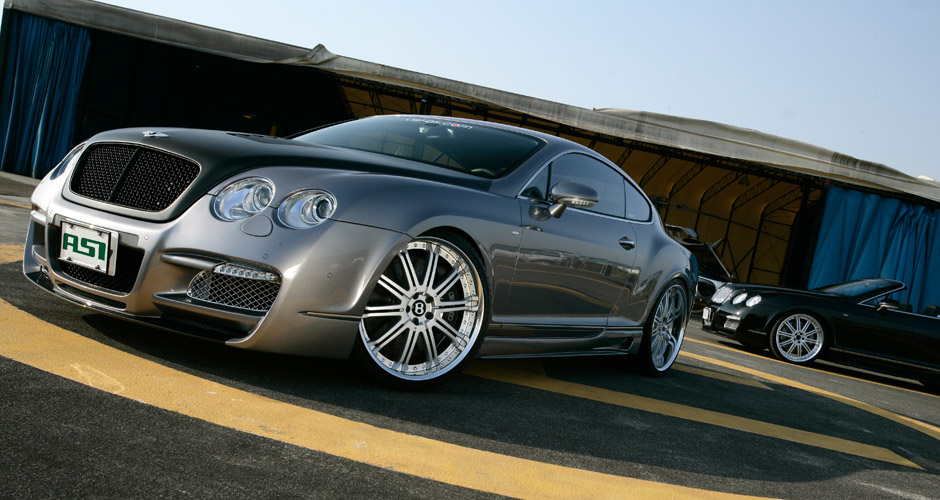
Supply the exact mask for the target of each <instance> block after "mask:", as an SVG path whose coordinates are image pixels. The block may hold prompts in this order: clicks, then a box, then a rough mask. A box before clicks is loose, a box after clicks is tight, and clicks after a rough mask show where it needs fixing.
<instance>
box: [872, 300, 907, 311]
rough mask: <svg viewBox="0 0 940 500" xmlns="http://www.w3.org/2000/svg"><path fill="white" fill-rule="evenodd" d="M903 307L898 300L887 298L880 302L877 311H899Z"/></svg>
mask: <svg viewBox="0 0 940 500" xmlns="http://www.w3.org/2000/svg"><path fill="white" fill-rule="evenodd" d="M900 308H901V305H900V304H898V302H897V301H896V300H891V299H885V300H882V301H881V302H879V303H878V307H877V308H876V309H875V310H876V311H878V312H880V313H883V312H885V311H897V310H898V309H900Z"/></svg>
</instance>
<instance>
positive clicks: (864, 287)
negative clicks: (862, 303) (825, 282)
mask: <svg viewBox="0 0 940 500" xmlns="http://www.w3.org/2000/svg"><path fill="white" fill-rule="evenodd" d="M892 285H894V286H897V287H900V286H901V285H900V284H899V283H897V282H895V281H891V280H883V279H872V280H859V281H850V282H848V283H840V284H838V285H830V286H824V287H822V288H819V289H818V290H819V291H820V292H826V293H834V294H836V295H843V296H845V297H858V296H860V295H865V294H867V293H870V292H875V291H878V290H881V289H884V288H887V289H886V290H885V292H887V291H889V290H890V288H891V287H892Z"/></svg>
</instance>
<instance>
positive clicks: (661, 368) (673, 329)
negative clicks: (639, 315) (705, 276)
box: [636, 280, 689, 376]
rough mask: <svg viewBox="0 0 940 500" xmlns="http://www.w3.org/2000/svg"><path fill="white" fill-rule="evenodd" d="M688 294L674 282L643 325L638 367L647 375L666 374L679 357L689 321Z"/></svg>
mask: <svg viewBox="0 0 940 500" xmlns="http://www.w3.org/2000/svg"><path fill="white" fill-rule="evenodd" d="M688 307H689V301H688V292H687V291H686V289H685V286H683V285H682V283H681V282H680V281H678V280H673V281H671V282H669V284H668V285H666V288H665V289H664V290H663V291H662V292H661V293H660V294H659V297H658V298H657V300H656V306H655V307H654V308H653V309H652V310H651V312H650V315H649V317H648V318H647V319H646V324H644V325H643V339H642V340H641V341H640V350H639V352H638V353H637V356H638V357H639V358H638V360H637V363H636V365H637V367H638V368H639V369H640V371H641V372H643V373H645V374H647V375H653V376H656V375H660V374H662V373H665V372H666V370H668V369H669V368H670V367H671V366H672V365H673V363H675V361H676V357H677V356H678V355H679V350H680V349H681V348H682V340H683V339H684V338H685V325H686V320H687V318H688Z"/></svg>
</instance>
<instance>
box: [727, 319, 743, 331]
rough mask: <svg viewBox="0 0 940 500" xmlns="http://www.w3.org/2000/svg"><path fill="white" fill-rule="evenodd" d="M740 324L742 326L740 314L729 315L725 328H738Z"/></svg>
mask: <svg viewBox="0 0 940 500" xmlns="http://www.w3.org/2000/svg"><path fill="white" fill-rule="evenodd" d="M739 326H741V317H740V316H728V319H726V320H725V328H727V329H728V330H737V329H738V327H739Z"/></svg>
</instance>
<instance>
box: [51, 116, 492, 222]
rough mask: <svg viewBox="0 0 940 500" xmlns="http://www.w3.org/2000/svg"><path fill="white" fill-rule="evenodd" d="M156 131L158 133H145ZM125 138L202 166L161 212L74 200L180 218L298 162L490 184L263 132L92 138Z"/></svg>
mask: <svg viewBox="0 0 940 500" xmlns="http://www.w3.org/2000/svg"><path fill="white" fill-rule="evenodd" d="M146 131H155V132H158V134H145V132H146ZM96 143H123V144H136V145H140V146H144V147H147V148H152V149H156V150H161V151H165V152H169V153H172V154H175V155H178V156H183V157H186V158H189V159H190V160H193V161H195V162H196V163H197V164H198V165H199V167H200V172H199V175H198V177H197V178H196V179H195V180H194V181H193V182H192V184H191V185H190V186H189V187H188V188H186V190H185V191H183V194H182V195H180V197H179V198H178V200H177V201H176V202H175V203H173V205H171V206H170V207H168V208H167V209H166V210H164V211H162V212H142V211H138V210H131V209H128V208H125V207H120V206H117V205H108V204H104V203H100V202H94V201H93V200H89V199H87V198H82V197H80V196H78V195H76V194H74V193H71V192H69V190H68V188H66V193H65V195H66V197H67V198H69V199H71V200H72V201H76V202H78V203H82V204H85V205H91V206H94V207H95V208H98V209H101V210H105V211H109V212H113V213H119V214H122V215H127V216H130V217H134V218H139V219H144V220H152V221H166V220H171V219H175V218H176V217H178V216H179V215H180V214H182V213H183V212H184V211H185V210H186V209H187V208H188V207H190V206H191V205H192V204H193V203H195V202H196V201H197V200H198V199H199V198H201V197H202V196H204V195H205V194H206V193H208V192H209V191H210V190H211V189H212V188H213V187H215V186H217V185H218V184H219V183H221V182H223V181H225V180H226V179H228V178H230V177H232V176H233V175H236V174H238V173H241V172H245V171H247V170H251V169H254V168H258V167H272V166H287V167H290V166H299V167H317V168H333V169H341V170H350V171H357V172H374V173H383V174H391V175H397V176H403V177H414V178H418V179H426V180H431V181H436V182H442V183H446V184H453V185H458V186H463V187H467V188H471V189H479V190H487V189H488V188H489V186H490V184H491V181H489V180H488V179H483V178H479V177H475V176H472V175H469V174H464V173H461V172H456V171H449V170H446V169H442V168H440V167H435V166H431V165H426V164H423V163H420V162H415V161H411V160H408V159H404V158H395V157H391V156H385V155H380V154H375V153H369V152H363V151H356V150H349V149H343V148H337V147H332V146H322V145H317V144H309V143H304V142H298V141H293V140H290V139H282V138H277V137H270V136H264V135H255V134H244V133H238V132H221V131H215V130H199V129H176V128H170V129H154V128H149V129H148V128H128V129H119V130H111V131H108V132H102V133H100V134H97V135H95V136H94V137H92V138H91V139H90V140H89V141H88V144H89V145H92V144H96Z"/></svg>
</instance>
